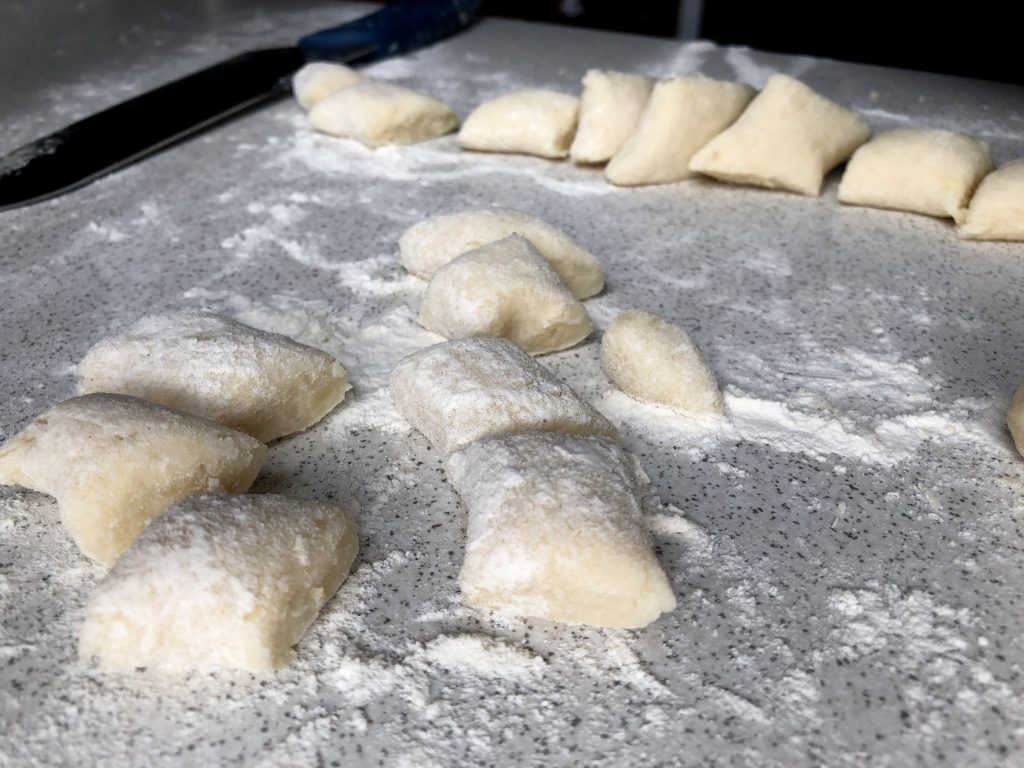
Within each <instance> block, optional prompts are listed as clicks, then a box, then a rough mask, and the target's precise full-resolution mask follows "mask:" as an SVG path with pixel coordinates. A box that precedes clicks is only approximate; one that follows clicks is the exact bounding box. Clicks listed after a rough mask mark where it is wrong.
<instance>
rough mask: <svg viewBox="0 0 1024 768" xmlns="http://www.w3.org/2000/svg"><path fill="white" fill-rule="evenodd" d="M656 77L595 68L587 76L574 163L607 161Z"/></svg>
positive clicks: (636, 117)
mask: <svg viewBox="0 0 1024 768" xmlns="http://www.w3.org/2000/svg"><path fill="white" fill-rule="evenodd" d="M654 83H655V80H654V78H653V77H647V76H646V75H629V74H626V73H624V72H612V71H607V70H601V69H591V70H588V71H587V74H585V75H584V76H583V95H582V96H581V97H580V120H579V126H578V127H577V128H576V138H575V139H573V142H572V146H571V147H569V157H571V158H572V161H573V162H574V163H604V162H607V161H608V160H609V159H610V158H611V156H612V155H614V154H615V153H616V152H618V151H619V148H620V147H621V146H622V144H623V143H624V142H625V141H626V137H627V136H629V134H630V132H631V131H632V130H633V127H634V126H635V125H636V121H637V120H639V119H640V113H641V112H642V111H643V108H644V105H645V104H646V103H647V98H648V97H649V96H650V95H651V89H652V88H653V87H654Z"/></svg>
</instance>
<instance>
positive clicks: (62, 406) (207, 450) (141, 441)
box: [0, 394, 267, 565]
mask: <svg viewBox="0 0 1024 768" xmlns="http://www.w3.org/2000/svg"><path fill="white" fill-rule="evenodd" d="M266 455H267V448H266V446H265V445H263V444H262V443H260V442H259V441H257V440H255V439H253V438H251V437H249V436H248V435H245V434H242V433H241V432H236V431H234V430H233V429H228V428H227V427H222V426H221V425H219V424H214V423H213V422H212V421H207V420H206V419H201V418H199V417H198V416H190V415H188V414H185V413H178V412H177V411H172V410H170V409H168V408H164V407H163V406H161V405H156V404H154V403H148V402H146V401H145V400H139V399H137V398H134V397H125V396H122V395H107V394H97V395H86V396H85V397H76V398H74V399H72V400H65V401H64V402H63V403H59V404H58V405H55V406H54V407H53V408H51V409H50V410H49V411H47V412H46V413H44V414H42V415H41V416H39V417H38V418H36V420H35V421H33V422H32V423H31V424H29V425H28V426H27V427H25V429H23V430H22V431H21V432H19V433H18V434H16V435H15V436H14V437H12V438H11V439H9V440H8V441H7V442H6V443H4V444H3V445H2V446H0V484H5V485H21V486H24V487H25V488H31V489H32V490H34V491H39V492H41V493H47V494H49V495H51V496H54V497H56V499H57V505H58V506H59V508H60V513H61V519H62V520H63V521H64V525H66V526H67V528H68V531H69V532H70V533H71V538H73V539H74V540H75V543H76V544H78V546H79V547H81V549H82V551H83V552H84V553H85V554H87V555H88V556H89V557H91V558H93V559H94V560H99V561H100V562H101V563H103V564H105V565H110V564H111V563H113V562H114V561H115V560H116V559H117V557H118V555H120V554H121V553H122V552H123V551H124V550H125V547H127V546H128V545H129V544H131V542H132V539H134V538H135V537H136V536H137V535H138V534H139V531H141V530H142V529H143V527H145V525H146V522H147V521H148V520H149V519H150V518H151V517H153V516H154V515H156V514H157V513H158V512H160V510H162V509H163V508H164V507H166V506H167V505H168V504H170V503H171V502H172V501H176V500H177V499H180V498H181V497H183V496H188V495H189V494H191V493H197V492H200V491H220V490H224V491H231V492H239V493H241V492H244V491H245V490H246V489H248V487H249V486H250V485H252V481H253V480H255V479H256V475H257V473H259V471H260V467H261V466H262V465H263V459H264V457H265V456H266Z"/></svg>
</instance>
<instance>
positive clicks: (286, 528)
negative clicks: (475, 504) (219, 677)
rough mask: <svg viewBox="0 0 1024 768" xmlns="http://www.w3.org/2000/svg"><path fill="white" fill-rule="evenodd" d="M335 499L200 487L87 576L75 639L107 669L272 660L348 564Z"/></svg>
mask: <svg viewBox="0 0 1024 768" xmlns="http://www.w3.org/2000/svg"><path fill="white" fill-rule="evenodd" d="M358 548H359V539H358V536H357V535H356V523H355V520H354V518H353V516H352V512H350V511H349V510H348V509H346V508H345V507H342V506H339V505H337V504H327V503H325V502H320V501H307V500H304V499H294V498H288V497H286V496H273V495H253V496H231V495H227V494H202V495H198V496H189V497H188V498H186V499H182V500H181V501H179V502H177V503H176V504H173V505H171V506H170V507H169V508H168V509H167V510H165V511H164V512H163V513H162V514H160V515H158V516H157V517H156V518H154V519H153V520H152V522H150V524H149V525H148V526H147V527H146V530H145V531H143V532H142V533H141V534H140V535H139V537H138V538H137V539H136V540H135V542H134V543H133V544H132V545H131V547H129V548H128V551H127V552H125V553H124V555H123V556H122V557H121V559H120V560H118V561H117V565H115V566H114V568H113V570H111V571H110V573H109V574H108V575H107V577H106V579H104V580H103V582H102V583H101V584H100V585H99V587H97V589H96V591H95V592H94V593H93V595H92V598H91V599H90V600H89V605H88V607H87V609H86V618H85V624H84V625H83V627H82V634H81V637H80V639H79V653H80V654H81V656H82V658H83V659H88V658H90V657H93V656H96V657H98V658H99V662H100V665H101V667H102V668H104V669H107V670H125V671H127V670H133V669H135V668H137V667H157V668H161V669H165V670H172V671H180V670H186V669H203V670H210V669H217V668H221V667H227V668H235V669H247V670H252V671H254V672H262V671H266V670H270V669H273V668H275V667H279V666H281V665H283V664H285V663H287V661H288V660H289V658H290V657H291V646H293V645H295V643H297V642H298V641H299V640H300V639H301V638H302V635H303V634H304V633H305V631H306V629H307V628H308V627H309V625H310V624H312V623H313V620H314V619H315V618H316V616H317V613H318V612H319V611H320V608H321V607H322V606H323V604H324V603H326V602H327V601H328V600H329V599H330V598H331V596H332V595H333V594H334V593H335V592H336V591H337V589H338V587H339V586H340V585H341V583H342V582H343V581H344V580H345V577H346V576H347V575H348V572H349V568H351V566H352V561H353V560H354V559H355V556H356V551H357V550H358Z"/></svg>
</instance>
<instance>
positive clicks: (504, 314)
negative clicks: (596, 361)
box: [419, 235, 594, 355]
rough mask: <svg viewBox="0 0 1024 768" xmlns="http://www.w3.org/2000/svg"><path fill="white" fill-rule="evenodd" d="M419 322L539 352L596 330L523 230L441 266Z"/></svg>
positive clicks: (444, 333)
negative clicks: (501, 339)
mask: <svg viewBox="0 0 1024 768" xmlns="http://www.w3.org/2000/svg"><path fill="white" fill-rule="evenodd" d="M419 321H420V323H421V324H422V325H423V327H424V328H426V329H427V330H429V331H433V332H434V333H440V334H441V335H442V336H447V337H448V338H449V339H461V338H463V337H465V336H501V337H502V338H505V339H511V340H512V341H514V342H516V344H518V345H519V346H521V347H522V348H523V349H525V350H526V351H527V352H530V353H532V354H535V355H539V354H543V353H545V352H554V351H556V350H559V349H565V348H566V347H571V346H572V345H573V344H577V343H578V342H580V341H582V340H583V339H585V338H586V337H587V336H589V335H590V332H591V331H593V330H594V325H593V323H591V322H590V317H589V315H587V310H585V309H584V308H583V305H582V304H580V302H579V300H578V299H577V298H576V297H575V296H573V295H572V292H571V291H569V289H568V288H566V287H565V285H564V284H563V283H562V281H561V280H559V279H558V275H557V274H556V273H555V271H554V270H553V269H551V266H550V265H549V264H548V262H547V260H546V259H545V258H544V257H543V256H542V255H541V254H540V252H538V251H537V249H536V248H534V247H533V246H532V245H530V242H529V241H528V240H526V239H525V238H523V237H520V236H519V235H512V236H511V237H506V238H505V239H504V240H498V241H497V242H493V243H488V244H487V245H484V246H481V247H480V248H477V249H476V250H472V251H469V252H468V253H464V254H462V255H461V256H459V257H457V258H455V259H453V260H452V261H450V262H448V263H447V264H445V265H444V266H443V267H441V269H439V270H437V272H436V273H435V274H434V278H433V279H432V280H431V281H430V284H429V285H428V286H427V290H426V293H424V294H423V303H422V304H421V306H420V317H419Z"/></svg>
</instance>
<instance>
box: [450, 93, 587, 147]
mask: <svg viewBox="0 0 1024 768" xmlns="http://www.w3.org/2000/svg"><path fill="white" fill-rule="evenodd" d="M579 108H580V100H579V99H578V98H576V97H575V96H570V95H569V94H567V93H559V92H557V91H548V90H544V89H542V88H522V89H520V90H517V91H512V92H511V93H506V94H504V95H502V96H499V97H498V98H496V99H491V100H490V101H486V102H484V103H483V104H481V105H480V106H479V107H477V108H476V109H474V110H473V111H472V112H471V113H470V115H469V117H467V118H466V122H464V123H463V124H462V130H460V131H459V144H460V145H462V147H463V148H464V149H475V150H479V151H482V152H510V153H518V154H523V155H538V156H540V157H547V158H553V159H559V158H563V157H565V156H566V155H568V154H569V145H570V144H571V143H572V140H573V136H575V135H576V120H577V118H578V115H579Z"/></svg>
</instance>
